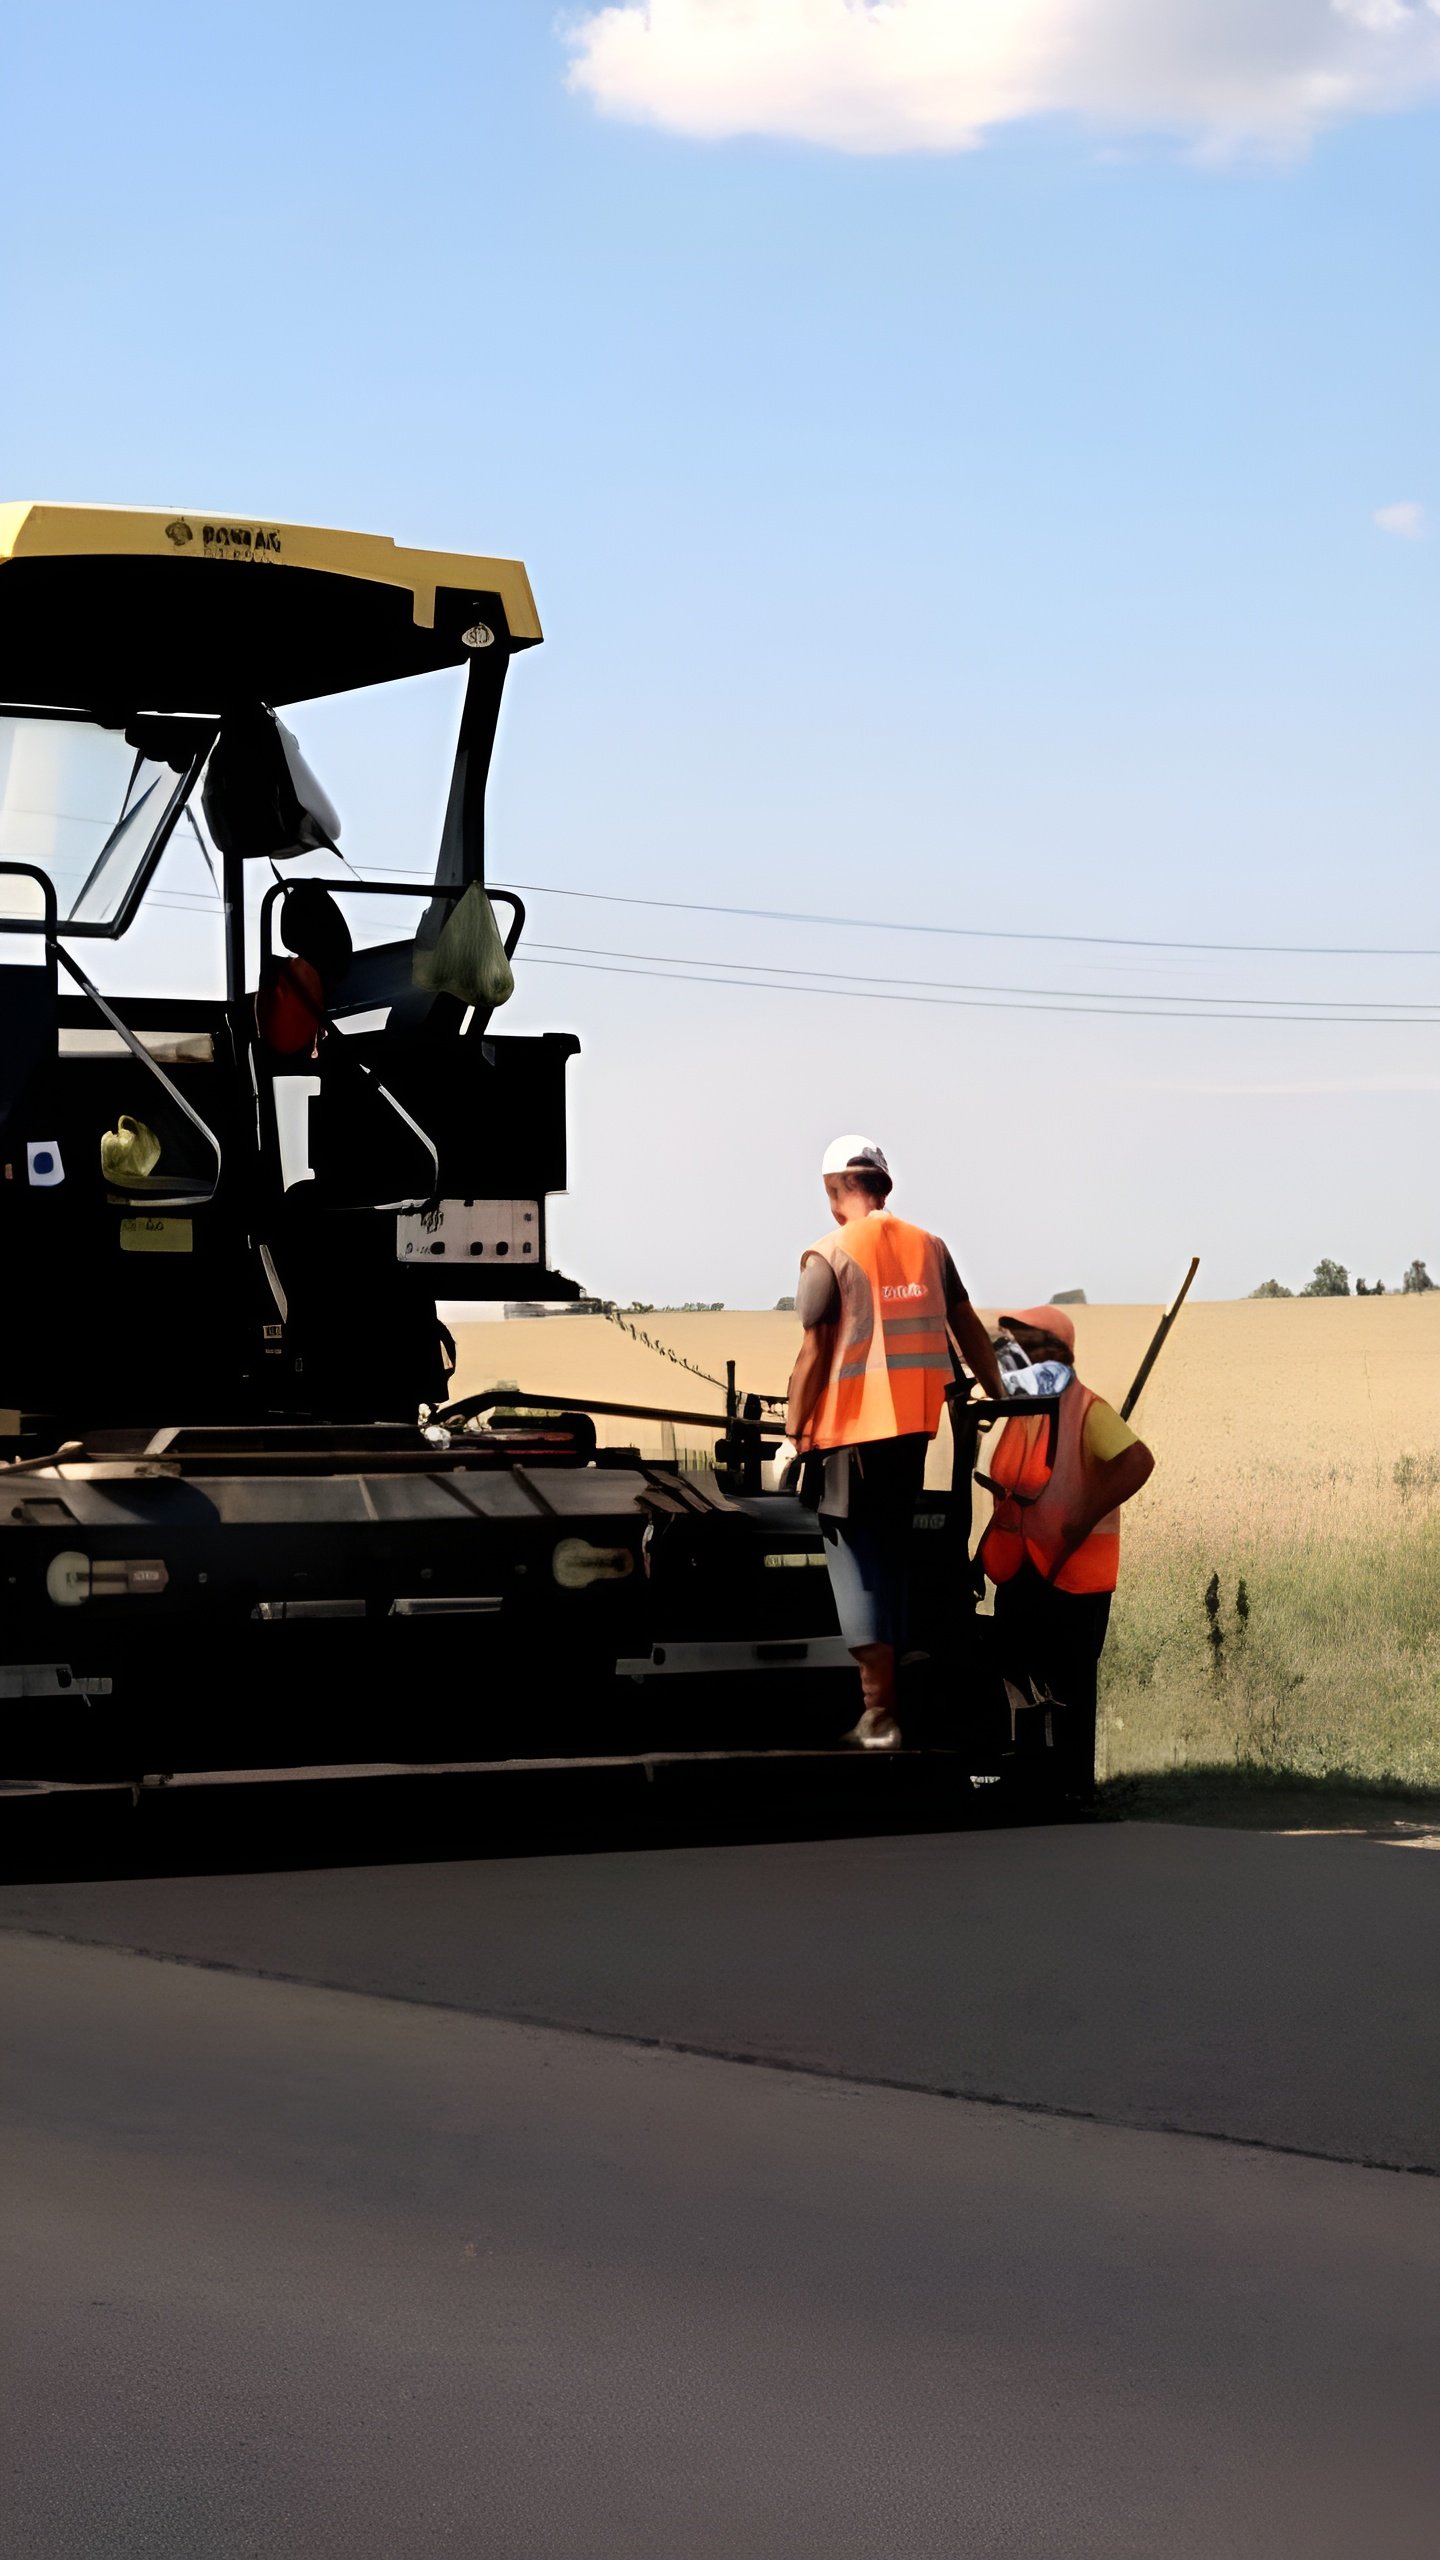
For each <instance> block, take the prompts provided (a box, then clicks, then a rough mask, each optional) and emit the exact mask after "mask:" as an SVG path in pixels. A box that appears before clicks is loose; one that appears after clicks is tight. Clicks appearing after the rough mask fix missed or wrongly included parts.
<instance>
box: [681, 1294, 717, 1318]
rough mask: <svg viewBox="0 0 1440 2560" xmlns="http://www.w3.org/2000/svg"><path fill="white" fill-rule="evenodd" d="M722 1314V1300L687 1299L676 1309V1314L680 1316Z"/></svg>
mask: <svg viewBox="0 0 1440 2560" xmlns="http://www.w3.org/2000/svg"><path fill="white" fill-rule="evenodd" d="M724 1312H725V1301H724V1299H723V1298H687V1299H686V1300H685V1302H684V1304H683V1305H682V1306H681V1307H679V1308H677V1309H676V1313H677V1314H679V1315H682V1316H719V1315H723V1314H724ZM667 1313H668V1310H667Z"/></svg>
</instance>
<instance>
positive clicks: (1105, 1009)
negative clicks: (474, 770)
mask: <svg viewBox="0 0 1440 2560" xmlns="http://www.w3.org/2000/svg"><path fill="white" fill-rule="evenodd" d="M528 959H529V966H530V967H531V968H532V969H579V970H583V971H588V972H589V973H590V974H591V975H593V976H598V977H609V978H658V979H659V981H660V983H661V985H662V986H677V987H678V986H691V987H728V989H729V990H730V993H731V994H732V995H734V994H736V993H737V992H740V991H742V990H744V991H748V992H749V993H752V994H757V995H774V996H828V997H830V998H831V999H832V1000H834V999H838V1000H839V1001H841V1002H842V1003H852V1004H853V1003H861V1004H924V1005H938V1006H940V1007H942V1008H944V1009H946V1010H949V1011H952V1012H965V1011H969V1012H976V1013H1071V1014H1074V1013H1084V1014H1096V1015H1099V1016H1100V1018H1101V1019H1102V1020H1104V1021H1106V1022H1289V1023H1319V1024H1324V1025H1327V1026H1328V1027H1329V1028H1330V1029H1331V1030H1332V1031H1340V1030H1344V1031H1349V1030H1359V1029H1361V1028H1363V1027H1365V1026H1366V1025H1370V1026H1376V1025H1378V1026H1382V1027H1385V1028H1388V1029H1391V1030H1395V1029H1405V1028H1407V1027H1410V1028H1418V1029H1421V1030H1433V1029H1435V1028H1436V1027H1437V1023H1440V1017H1437V1016H1436V1015H1433V1014H1431V1015H1423V1014H1401V1015H1398V1016H1396V1015H1394V1014H1383V1013H1377V1014H1363V1013H1362V1014H1354V1013H1351V1014H1333V1013H1219V1012H1216V1013H1195V1012H1189V1011H1187V1010H1185V1009H1184V1008H1183V1007H1174V1008H1167V1007H1165V1006H1148V1007H1147V1006H1142V1005H1137V1006H1135V1007H1134V1008H1133V1009H1132V1010H1130V1011H1128V1012H1121V1011H1119V1010H1118V1008H1117V1007H1116V1006H1114V1005H1104V1004H1031V1003H1027V1002H1025V1001H1024V1000H1023V999H1021V998H1019V997H1014V996H1001V997H999V998H997V999H995V1000H994V1001H992V1000H990V999H989V998H987V997H985V996H924V995H910V996H907V995H897V994H891V993H889V992H888V991H886V990H884V989H881V988H876V987H814V986H803V985H800V986H783V987H780V986H769V985H767V984H766V983H765V981H764V980H762V979H755V978H739V979H737V978H715V977H710V976H707V975H705V974H703V973H702V972H701V971H699V970H694V969H683V970H682V969H675V970H667V969H644V968H638V967H633V966H629V965H622V964H620V963H618V962H611V961H603V960H550V959H547V958H546V957H545V956H544V954H543V953H541V952H537V951H536V950H535V949H534V948H533V947H531V948H530V949H529V953H528Z"/></svg>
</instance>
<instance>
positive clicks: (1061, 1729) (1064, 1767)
mask: <svg viewBox="0 0 1440 2560" xmlns="http://www.w3.org/2000/svg"><path fill="white" fill-rule="evenodd" d="M1109 1623H1110V1594H1109V1592H1108V1591H1057V1590H1056V1589H1055V1587H1054V1585H1053V1583H1049V1582H1046V1581H1045V1579H1044V1577H1043V1575H1041V1574H1038V1573H1037V1572H1036V1570H1035V1568H1034V1566H1033V1565H1032V1564H1022V1566H1021V1567H1020V1570H1019V1572H1018V1573H1017V1574H1015V1575H1014V1576H1013V1578H1012V1579H1011V1580H1010V1581H1009V1582H1001V1583H998V1584H997V1585H996V1590H995V1630H996V1635H997V1638H998V1643H999V1654H1000V1669H1001V1672H1002V1674H1003V1676H1004V1678H1005V1679H1007V1680H1013V1681H1014V1683H1015V1685H1016V1687H1017V1688H1020V1689H1026V1690H1033V1691H1034V1692H1035V1693H1036V1694H1037V1695H1038V1694H1040V1693H1042V1692H1044V1693H1048V1695H1049V1697H1050V1698H1051V1699H1053V1700H1054V1702H1055V1703H1054V1707H1053V1709H1052V1726H1051V1729H1052V1732H1053V1734H1054V1749H1055V1775H1056V1778H1057V1779H1058V1781H1059V1783H1060V1785H1061V1786H1062V1787H1063V1789H1064V1791H1065V1793H1066V1794H1067V1795H1070V1796H1076V1797H1079V1798H1080V1799H1081V1801H1082V1802H1083V1801H1084V1800H1086V1799H1088V1798H1089V1797H1090V1796H1092V1795H1093V1794H1094V1792H1095V1714H1096V1705H1097V1697H1098V1691H1099V1679H1100V1656H1101V1654H1102V1653H1103V1652H1104V1650H1105V1631H1106V1628H1107V1627H1108V1626H1109Z"/></svg>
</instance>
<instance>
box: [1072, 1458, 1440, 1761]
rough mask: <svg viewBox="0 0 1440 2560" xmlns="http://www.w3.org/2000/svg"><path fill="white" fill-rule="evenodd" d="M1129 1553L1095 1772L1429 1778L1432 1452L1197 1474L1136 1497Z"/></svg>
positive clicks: (1436, 1669) (1436, 1600) (1436, 1594)
mask: <svg viewBox="0 0 1440 2560" xmlns="http://www.w3.org/2000/svg"><path fill="white" fill-rule="evenodd" d="M1126 1548H1127V1552H1126V1558H1125V1566H1124V1571H1123V1573H1122V1577H1121V1588H1120V1591H1119V1592H1118V1594H1117V1596H1116V1604H1115V1611H1114V1617H1113V1620H1112V1627H1111V1635H1110V1641H1109V1645H1108V1647H1107V1650H1106V1655H1105V1663H1104V1670H1103V1679H1102V1705H1101V1763H1100V1765H1101V1769H1102V1772H1103V1774H1104V1775H1105V1777H1106V1778H1107V1779H1112V1780H1113V1779H1118V1778H1121V1777H1125V1776H1137V1775H1141V1774H1145V1775H1156V1776H1158V1775H1159V1774H1161V1773H1174V1774H1179V1773H1182V1772H1185V1771H1199V1770H1202V1769H1204V1770H1210V1771H1214V1770H1216V1769H1219V1768H1226V1769H1230V1770H1233V1771H1235V1772H1236V1773H1237V1774H1239V1773H1244V1774H1246V1775H1248V1776H1249V1777H1252V1778H1254V1779H1256V1780H1264V1779H1267V1778H1271V1779H1273V1778H1276V1777H1279V1776H1281V1775H1284V1776H1294V1777H1299V1778H1302V1779H1309V1780H1329V1781H1336V1780H1346V1781H1361V1782H1367V1783H1383V1784H1387V1785H1390V1786H1394V1785H1396V1784H1398V1785H1399V1786H1401V1787H1415V1788H1436V1787H1440V1447H1430V1448H1421V1449H1415V1450H1407V1451H1403V1452H1402V1453H1401V1454H1400V1456H1399V1457H1398V1458H1396V1459H1394V1460H1393V1461H1391V1462H1390V1464H1389V1465H1384V1464H1381V1463H1372V1464H1369V1465H1366V1464H1364V1463H1360V1464H1355V1465H1332V1466H1326V1467H1315V1466H1311V1467H1307V1468H1301V1469H1297V1468H1295V1467H1294V1466H1293V1465H1292V1466H1288V1467H1280V1466H1269V1467H1267V1466H1266V1465H1264V1464H1263V1463H1257V1462H1252V1463H1251V1464H1250V1466H1248V1467H1247V1468H1246V1470H1245V1472H1244V1474H1243V1476H1241V1477H1240V1478H1239V1480H1238V1481H1237V1479H1236V1478H1235V1477H1224V1478H1221V1479H1217V1478H1216V1477H1215V1476H1214V1475H1212V1474H1210V1473H1209V1472H1208V1471H1207V1472H1204V1473H1201V1472H1199V1471H1197V1473H1196V1474H1195V1476H1194V1477H1193V1478H1192V1479H1191V1480H1190V1481H1189V1482H1188V1483H1184V1484H1181V1485H1176V1484H1174V1483H1173V1481H1172V1482H1171V1483H1170V1484H1169V1485H1167V1486H1166V1488H1165V1492H1164V1495H1163V1496H1162V1497H1161V1498H1160V1499H1158V1500H1156V1501H1155V1502H1154V1503H1145V1504H1142V1505H1140V1506H1138V1507H1137V1510H1136V1514H1135V1517H1134V1520H1133V1524H1132V1525H1131V1526H1130V1529H1129V1533H1128V1536H1127V1541H1126Z"/></svg>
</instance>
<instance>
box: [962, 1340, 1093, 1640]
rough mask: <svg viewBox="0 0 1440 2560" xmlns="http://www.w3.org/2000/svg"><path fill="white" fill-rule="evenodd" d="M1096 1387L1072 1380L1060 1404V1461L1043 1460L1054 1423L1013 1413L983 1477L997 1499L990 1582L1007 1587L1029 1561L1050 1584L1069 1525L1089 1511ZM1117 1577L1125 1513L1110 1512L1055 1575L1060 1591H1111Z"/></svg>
mask: <svg viewBox="0 0 1440 2560" xmlns="http://www.w3.org/2000/svg"><path fill="white" fill-rule="evenodd" d="M1098 1401H1099V1399H1098V1397H1097V1396H1096V1394H1095V1392H1094V1390H1093V1388H1091V1387H1082V1386H1081V1384H1080V1381H1079V1379H1078V1378H1072V1379H1071V1381H1070V1384H1069V1386H1068V1387H1066V1388H1065V1390H1064V1392H1063V1393H1062V1395H1061V1398H1060V1413H1059V1429H1058V1432H1057V1435H1056V1445H1055V1463H1054V1465H1053V1467H1052V1466H1050V1465H1048V1464H1047V1462H1046V1451H1047V1448H1048V1446H1049V1440H1050V1417H1049V1415H1048V1414H1043V1413H1026V1414H1016V1416H1015V1418H1014V1420H1013V1421H1011V1422H1007V1423H1006V1425H1005V1428H1004V1430H1003V1431H1002V1432H1001V1434H1000V1438H999V1441H998V1443H997V1446H996V1450H995V1455H994V1457H993V1458H992V1459H991V1461H990V1465H989V1467H988V1468H987V1470H986V1472H987V1474H988V1475H989V1476H990V1477H991V1479H992V1481H993V1482H994V1483H995V1484H998V1485H1003V1486H1004V1488H1005V1491H1004V1493H1003V1494H997V1495H996V1497H995V1510H994V1515H993V1517H992V1519H991V1522H990V1526H989V1528H988V1529H987V1530H986V1532H985V1535H984V1537H983V1539H982V1540H981V1542H980V1561H981V1563H982V1564H983V1565H984V1567H985V1570H986V1572H987V1573H988V1574H989V1576H990V1579H991V1581H992V1582H1009V1581H1010V1580H1012V1578H1013V1577H1014V1575H1016V1574H1017V1573H1018V1572H1019V1570H1020V1567H1021V1566H1022V1564H1024V1563H1025V1562H1026V1561H1027V1559H1028V1561H1029V1562H1030V1563H1031V1564H1033V1565H1034V1567H1035V1570H1036V1572H1037V1573H1041V1574H1044V1575H1045V1577H1046V1578H1047V1580H1048V1578H1049V1575H1050V1571H1051V1568H1052V1566H1053V1565H1054V1562H1055V1559H1056V1557H1057V1556H1058V1555H1059V1553H1060V1547H1061V1537H1062V1532H1063V1530H1064V1528H1065V1524H1066V1522H1067V1521H1070V1520H1073V1519H1074V1518H1075V1517H1076V1516H1077V1514H1078V1513H1080V1512H1082V1511H1085V1510H1088V1508H1089V1506H1090V1502H1091V1499H1092V1498H1093V1488H1094V1484H1095V1467H1094V1463H1093V1461H1092V1460H1091V1459H1090V1458H1088V1457H1087V1456H1086V1454H1085V1416H1086V1415H1087V1413H1088V1412H1089V1410H1090V1407H1091V1406H1092V1404H1096V1403H1098ZM1119 1573H1120V1514H1119V1512H1118V1511H1108V1512H1107V1513H1106V1515H1105V1517H1104V1519H1103V1520H1100V1521H1097V1523H1096V1525H1095V1527H1094V1528H1093V1529H1092V1530H1091V1532H1090V1535H1089V1537H1088V1538H1087V1539H1086V1541H1085V1543H1084V1545H1083V1546H1082V1547H1077V1548H1076V1550H1075V1553H1074V1554H1073V1556H1070V1557H1068V1558H1067V1560H1066V1562H1065V1563H1064V1564H1063V1565H1062V1566H1061V1568H1060V1571H1059V1572H1058V1573H1057V1574H1056V1576H1055V1588H1056V1590H1057V1591H1113V1590H1114V1588H1115V1585H1116V1582H1117V1580H1118V1579H1119Z"/></svg>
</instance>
